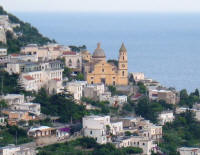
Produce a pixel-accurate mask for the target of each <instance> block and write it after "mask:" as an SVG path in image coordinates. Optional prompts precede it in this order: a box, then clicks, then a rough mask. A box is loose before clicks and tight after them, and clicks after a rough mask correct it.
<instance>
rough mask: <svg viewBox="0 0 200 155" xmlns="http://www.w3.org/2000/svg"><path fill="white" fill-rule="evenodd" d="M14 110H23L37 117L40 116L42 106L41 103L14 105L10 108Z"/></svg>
mask: <svg viewBox="0 0 200 155" xmlns="http://www.w3.org/2000/svg"><path fill="white" fill-rule="evenodd" d="M10 109H12V110H23V111H27V112H29V113H32V114H34V115H36V116H39V115H40V111H41V109H40V104H39V103H22V104H14V105H12V106H11V107H10Z"/></svg>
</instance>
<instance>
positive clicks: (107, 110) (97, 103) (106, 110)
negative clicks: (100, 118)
mask: <svg viewBox="0 0 200 155" xmlns="http://www.w3.org/2000/svg"><path fill="white" fill-rule="evenodd" d="M81 100H82V101H83V102H86V103H89V104H91V105H93V106H96V107H98V108H100V109H101V110H100V111H99V112H98V113H96V114H108V113H110V107H109V106H108V105H109V102H107V101H101V102H100V101H94V100H91V99H89V98H86V97H82V99H81Z"/></svg>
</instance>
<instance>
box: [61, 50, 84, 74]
mask: <svg viewBox="0 0 200 155" xmlns="http://www.w3.org/2000/svg"><path fill="white" fill-rule="evenodd" d="M62 57H63V58H64V59H65V66H66V67H68V68H71V69H73V70H74V71H81V70H82V57H81V53H78V52H73V51H66V52H63V55H62Z"/></svg>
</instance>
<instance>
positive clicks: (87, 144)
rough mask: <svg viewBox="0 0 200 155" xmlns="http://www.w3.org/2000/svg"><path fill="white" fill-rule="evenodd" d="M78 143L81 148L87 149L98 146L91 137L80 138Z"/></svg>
mask: <svg viewBox="0 0 200 155" xmlns="http://www.w3.org/2000/svg"><path fill="white" fill-rule="evenodd" d="M77 141H78V142H79V145H80V146H82V147H83V148H86V149H90V148H94V147H96V146H97V145H98V144H97V142H96V140H95V139H94V138H90V137H83V138H79V139H77Z"/></svg>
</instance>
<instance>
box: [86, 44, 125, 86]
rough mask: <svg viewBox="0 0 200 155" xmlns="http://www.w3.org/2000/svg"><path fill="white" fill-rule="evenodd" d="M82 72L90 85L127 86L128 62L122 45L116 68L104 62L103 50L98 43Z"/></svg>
mask: <svg viewBox="0 0 200 155" xmlns="http://www.w3.org/2000/svg"><path fill="white" fill-rule="evenodd" d="M84 72H85V78H86V80H87V82H88V83H90V84H98V83H104V84H106V85H128V60H127V51H126V48H125V46H124V44H122V46H121V48H120V50H119V58H118V66H116V65H114V64H113V63H110V62H107V61H106V56H105V53H104V50H103V49H102V48H101V46H100V43H98V45H97V48H96V49H95V51H94V53H93V55H92V58H91V61H90V62H88V63H86V64H85V65H84Z"/></svg>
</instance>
